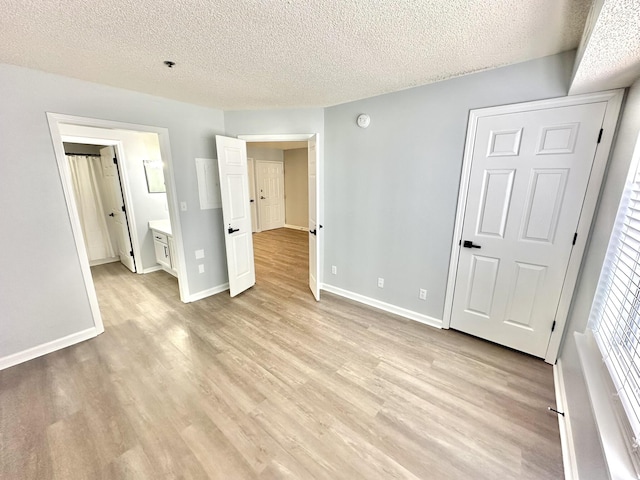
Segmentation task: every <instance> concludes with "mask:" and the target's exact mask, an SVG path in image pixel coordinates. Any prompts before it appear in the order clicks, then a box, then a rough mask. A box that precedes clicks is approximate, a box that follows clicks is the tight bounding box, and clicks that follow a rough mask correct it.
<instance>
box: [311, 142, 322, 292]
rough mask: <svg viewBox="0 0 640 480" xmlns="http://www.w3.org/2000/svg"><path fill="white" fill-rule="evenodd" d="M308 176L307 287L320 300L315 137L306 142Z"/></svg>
mask: <svg viewBox="0 0 640 480" xmlns="http://www.w3.org/2000/svg"><path fill="white" fill-rule="evenodd" d="M308 152H309V153H308V155H309V163H308V177H309V288H310V289H311V292H312V293H313V296H314V297H315V298H316V300H320V267H321V263H320V247H319V237H320V232H321V231H322V225H320V224H319V221H318V220H319V216H320V206H319V202H318V190H319V189H318V146H317V137H316V136H313V137H312V138H311V139H310V140H309V142H308Z"/></svg>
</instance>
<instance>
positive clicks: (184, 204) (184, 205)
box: [180, 202, 187, 212]
mask: <svg viewBox="0 0 640 480" xmlns="http://www.w3.org/2000/svg"><path fill="white" fill-rule="evenodd" d="M180 210H182V211H183V212H186V211H187V202H180Z"/></svg>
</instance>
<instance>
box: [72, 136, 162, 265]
mask: <svg viewBox="0 0 640 480" xmlns="http://www.w3.org/2000/svg"><path fill="white" fill-rule="evenodd" d="M60 133H61V134H62V135H69V136H72V137H86V138H96V139H105V140H120V141H121V142H122V147H123V153H124V157H123V158H120V168H123V169H124V170H125V171H126V172H125V175H124V176H123V178H125V179H126V181H127V186H128V189H129V193H130V194H131V200H132V205H129V210H128V211H127V215H128V216H129V218H133V223H134V225H135V230H136V232H135V233H136V235H137V238H138V243H139V247H140V252H139V254H140V255H139V257H140V258H137V259H136V261H137V262H138V264H137V265H136V269H137V270H138V272H139V273H140V272H142V271H144V270H146V269H150V268H154V267H156V266H157V265H158V263H157V262H156V255H155V249H154V246H153V236H152V235H151V231H150V230H149V221H150V220H166V219H168V218H169V210H168V208H167V194H166V193H149V189H148V188H147V179H146V176H145V172H144V165H143V163H142V161H143V160H161V158H160V144H159V143H158V135H157V134H155V133H146V132H133V131H129V130H115V129H105V128H96V127H82V126H78V125H64V124H63V125H60Z"/></svg>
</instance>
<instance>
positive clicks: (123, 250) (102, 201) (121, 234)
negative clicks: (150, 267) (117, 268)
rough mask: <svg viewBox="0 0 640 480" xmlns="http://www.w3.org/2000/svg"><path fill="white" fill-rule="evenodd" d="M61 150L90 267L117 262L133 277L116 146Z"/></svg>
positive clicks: (133, 262)
mask: <svg viewBox="0 0 640 480" xmlns="http://www.w3.org/2000/svg"><path fill="white" fill-rule="evenodd" d="M62 138H63V141H64V140H65V139H66V138H69V137H65V136H63V137H62ZM72 139H73V140H76V141H81V140H82V138H80V137H72ZM107 143H111V142H108V141H107ZM63 146H64V151H65V155H66V158H67V161H68V164H69V169H70V171H71V180H72V183H73V193H74V199H75V203H76V206H77V209H78V214H79V218H80V224H81V227H82V235H83V239H84V243H85V247H86V250H87V255H88V258H89V264H90V266H91V267H95V266H97V265H103V264H106V263H112V262H120V263H122V265H124V266H125V267H126V268H127V269H128V270H130V271H131V272H133V273H135V272H136V259H135V257H134V252H133V248H132V244H131V226H130V221H129V219H128V218H127V208H126V207H125V203H124V197H125V195H124V192H123V177H122V174H121V173H120V170H121V166H120V165H119V162H118V160H117V158H118V157H117V153H116V149H115V146H113V145H109V146H104V145H99V144H90V143H71V142H66V141H65V142H63Z"/></svg>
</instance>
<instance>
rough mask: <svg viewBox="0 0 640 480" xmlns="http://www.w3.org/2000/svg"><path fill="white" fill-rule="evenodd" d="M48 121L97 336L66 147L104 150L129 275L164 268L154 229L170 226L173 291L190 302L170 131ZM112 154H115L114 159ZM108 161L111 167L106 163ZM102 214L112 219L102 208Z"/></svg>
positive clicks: (53, 117)
mask: <svg viewBox="0 0 640 480" xmlns="http://www.w3.org/2000/svg"><path fill="white" fill-rule="evenodd" d="M47 117H48V121H49V128H50V131H51V136H52V140H53V145H54V150H55V154H56V160H57V163H58V171H59V173H60V178H61V181H62V185H63V190H64V194H65V201H66V204H67V210H68V212H69V217H70V219H71V226H72V231H73V235H74V239H75V243H76V250H77V252H78V258H79V261H80V265H81V270H82V274H83V279H84V283H85V288H86V291H87V296H88V298H89V303H90V306H91V310H92V314H93V318H94V323H95V325H96V328H97V330H98V333H102V332H103V331H104V326H103V323H102V317H101V314H100V309H99V305H98V301H97V296H96V293H95V286H94V283H93V278H92V274H91V265H90V260H89V255H88V251H87V245H86V242H85V238H84V233H83V227H82V223H81V220H80V216H79V211H78V204H77V201H76V197H75V195H74V185H73V179H72V174H71V169H70V167H69V163H68V161H67V156H66V153H65V146H64V143H65V142H66V143H74V144H76V145H80V144H82V145H94V146H99V147H100V148H101V150H102V151H101V154H102V158H101V165H100V167H101V168H102V169H103V170H102V173H103V175H104V176H105V177H108V176H109V171H108V170H109V169H111V172H112V180H113V182H114V184H115V183H116V182H117V183H119V184H120V187H121V189H120V190H119V192H120V193H121V195H122V199H121V200H120V199H119V198H118V195H117V193H116V191H115V189H114V195H115V197H116V198H115V200H114V202H113V209H115V210H118V209H119V211H120V212H122V215H120V223H118V222H117V219H116V212H114V211H111V212H109V213H113V214H114V215H113V220H114V228H113V229H114V230H116V233H117V227H118V226H120V227H121V229H120V231H121V232H122V236H123V238H124V237H125V236H126V237H128V239H129V242H130V245H131V248H130V249H129V250H128V251H126V254H127V255H128V256H129V257H131V259H132V264H131V268H129V266H127V267H128V268H129V269H130V270H132V271H135V272H136V273H138V274H143V273H150V272H153V271H157V270H160V269H162V266H161V265H160V264H159V263H158V261H157V259H156V255H155V246H154V236H153V233H152V225H154V226H157V227H158V228H161V227H162V228H164V227H165V226H166V227H168V229H169V234H170V235H172V237H173V238H172V246H171V250H172V253H173V254H174V256H175V258H176V262H175V264H174V269H175V276H176V277H177V278H178V282H177V287H178V289H179V291H180V298H181V300H183V301H184V299H185V298H187V297H188V292H187V290H186V274H185V272H184V269H183V268H182V267H181V266H182V265H184V259H183V258H182V257H183V253H182V248H181V245H182V238H181V232H180V225H179V217H178V215H177V211H178V210H177V206H176V202H175V185H174V184H173V179H172V175H171V171H172V164H171V153H170V148H169V140H168V131H167V130H166V129H164V128H157V127H145V126H140V125H132V124H124V123H120V122H111V121H105V120H98V119H90V118H83V117H74V116H68V115H61V114H53V113H48V114H47ZM106 147H108V148H106ZM114 152H115V155H113V153H114ZM71 153H74V152H71ZM75 153H81V152H75ZM109 157H110V162H109V161H108V160H109ZM114 159H115V161H114ZM114 162H117V163H114ZM159 172H160V174H161V175H162V176H163V177H164V180H162V181H160V180H158V179H159V178H161V177H159V176H158V174H159ZM165 182H166V187H165ZM104 213H106V215H107V216H108V217H109V218H112V217H111V216H110V215H109V213H107V212H105V211H104V208H103V214H104ZM154 222H155V223H154ZM160 223H161V224H162V225H160ZM156 224H157V225H156ZM171 227H173V231H171ZM125 232H126V235H125ZM165 238H166V235H165ZM126 248H127V247H126V246H125V247H122V248H120V247H118V254H117V255H114V256H117V257H118V259H119V257H120V252H122V254H123V255H124V253H125V250H126ZM167 251H168V248H167ZM123 263H124V262H123Z"/></svg>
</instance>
